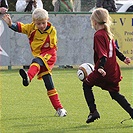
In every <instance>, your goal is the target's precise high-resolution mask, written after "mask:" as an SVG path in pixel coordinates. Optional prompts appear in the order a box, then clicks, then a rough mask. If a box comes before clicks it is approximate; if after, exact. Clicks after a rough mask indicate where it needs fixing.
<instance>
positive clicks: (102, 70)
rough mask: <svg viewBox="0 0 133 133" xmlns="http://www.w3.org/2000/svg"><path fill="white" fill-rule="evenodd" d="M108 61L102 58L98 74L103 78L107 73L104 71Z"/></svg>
mask: <svg viewBox="0 0 133 133" xmlns="http://www.w3.org/2000/svg"><path fill="white" fill-rule="evenodd" d="M106 61H107V57H105V56H103V57H102V58H100V62H99V68H98V72H99V73H100V74H101V75H102V76H103V77H104V76H105V75H106V72H105V71H104V65H105V63H106Z"/></svg>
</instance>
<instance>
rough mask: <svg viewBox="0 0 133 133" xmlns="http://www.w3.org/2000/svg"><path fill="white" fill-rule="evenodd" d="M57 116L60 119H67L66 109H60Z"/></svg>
mask: <svg viewBox="0 0 133 133" xmlns="http://www.w3.org/2000/svg"><path fill="white" fill-rule="evenodd" d="M56 114H57V115H58V116H59V117H65V116H66V115H67V111H66V110H65V109H64V108H62V109H60V108H59V109H57V111H56Z"/></svg>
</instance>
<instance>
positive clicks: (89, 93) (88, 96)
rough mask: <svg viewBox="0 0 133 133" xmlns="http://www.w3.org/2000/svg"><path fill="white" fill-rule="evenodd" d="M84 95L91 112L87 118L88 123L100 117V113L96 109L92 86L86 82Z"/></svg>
mask: <svg viewBox="0 0 133 133" xmlns="http://www.w3.org/2000/svg"><path fill="white" fill-rule="evenodd" d="M83 91H84V97H85V100H86V102H87V105H88V107H89V110H90V114H89V115H88V118H87V120H86V123H90V122H94V120H96V119H98V118H100V115H99V113H98V111H97V109H96V104H95V99H94V95H93V91H92V87H90V86H89V85H88V84H87V83H86V82H84V83H83Z"/></svg>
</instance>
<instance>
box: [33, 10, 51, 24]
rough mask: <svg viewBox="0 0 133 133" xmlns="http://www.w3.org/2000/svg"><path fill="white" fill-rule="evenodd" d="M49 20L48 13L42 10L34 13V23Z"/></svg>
mask: <svg viewBox="0 0 133 133" xmlns="http://www.w3.org/2000/svg"><path fill="white" fill-rule="evenodd" d="M48 18H49V16H48V12H47V11H46V10H45V9H42V8H36V9H35V10H34V11H33V13H32V20H33V22H34V21H36V20H43V19H46V20H48Z"/></svg>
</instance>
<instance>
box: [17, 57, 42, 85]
mask: <svg viewBox="0 0 133 133" xmlns="http://www.w3.org/2000/svg"><path fill="white" fill-rule="evenodd" d="M43 65H44V63H43V61H42V60H41V59H40V58H34V59H33V60H32V63H31V65H30V68H29V69H28V71H27V72H26V71H25V70H24V69H20V70H19V74H20V76H21V77H22V79H23V85H24V86H28V85H29V83H30V81H31V80H32V79H33V78H34V76H35V75H36V74H37V73H38V72H39V71H40V66H43Z"/></svg>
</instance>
